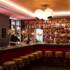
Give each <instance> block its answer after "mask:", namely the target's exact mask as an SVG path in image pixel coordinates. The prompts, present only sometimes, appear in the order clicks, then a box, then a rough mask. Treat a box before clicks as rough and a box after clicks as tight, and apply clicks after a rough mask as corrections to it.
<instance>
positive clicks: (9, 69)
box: [3, 61, 17, 70]
mask: <svg viewBox="0 0 70 70" xmlns="http://www.w3.org/2000/svg"><path fill="white" fill-rule="evenodd" d="M3 67H4V70H17V67H16V64H15V62H14V61H7V62H4V63H3Z"/></svg>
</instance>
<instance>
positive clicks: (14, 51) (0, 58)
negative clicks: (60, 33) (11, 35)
mask: <svg viewBox="0 0 70 70" xmlns="http://www.w3.org/2000/svg"><path fill="white" fill-rule="evenodd" d="M38 50H41V51H46V50H52V51H56V50H58V51H60V50H61V51H64V52H65V51H70V44H45V43H41V44H40V43H39V44H26V45H17V46H8V47H3V48H1V49H0V65H1V64H2V63H3V62H5V61H9V60H13V58H18V57H20V56H24V55H26V54H29V53H32V52H35V51H38Z"/></svg>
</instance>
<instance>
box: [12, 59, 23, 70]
mask: <svg viewBox="0 0 70 70" xmlns="http://www.w3.org/2000/svg"><path fill="white" fill-rule="evenodd" d="M13 60H14V61H15V63H16V66H17V69H18V70H23V69H24V62H23V60H22V59H21V58H14V59H13Z"/></svg>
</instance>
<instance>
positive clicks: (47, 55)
mask: <svg viewBox="0 0 70 70" xmlns="http://www.w3.org/2000/svg"><path fill="white" fill-rule="evenodd" d="M44 60H45V61H44V62H45V64H47V65H48V66H52V65H54V64H53V51H45V52H44Z"/></svg>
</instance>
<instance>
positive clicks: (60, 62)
mask: <svg viewBox="0 0 70 70" xmlns="http://www.w3.org/2000/svg"><path fill="white" fill-rule="evenodd" d="M54 54H55V58H54V63H55V65H56V66H64V53H63V51H55V52H54Z"/></svg>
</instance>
